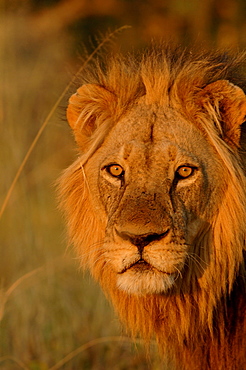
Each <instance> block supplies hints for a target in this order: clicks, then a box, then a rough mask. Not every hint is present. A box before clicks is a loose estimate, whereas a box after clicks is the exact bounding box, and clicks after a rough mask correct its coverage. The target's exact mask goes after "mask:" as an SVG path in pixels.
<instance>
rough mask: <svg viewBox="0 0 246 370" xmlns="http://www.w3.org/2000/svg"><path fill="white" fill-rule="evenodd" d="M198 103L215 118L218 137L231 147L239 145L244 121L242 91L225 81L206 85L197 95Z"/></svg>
mask: <svg viewBox="0 0 246 370" xmlns="http://www.w3.org/2000/svg"><path fill="white" fill-rule="evenodd" d="M199 95H200V97H199V103H200V104H202V105H203V107H204V108H205V109H206V110H207V111H209V112H211V109H212V110H213V112H214V113H215V114H216V116H217V123H216V126H217V129H218V131H219V134H220V136H222V138H223V139H224V140H225V141H226V142H227V143H228V144H231V145H236V146H238V145H239V141H240V134H241V125H242V124H243V122H244V121H245V120H246V118H245V117H246V96H245V94H244V92H243V90H242V89H241V88H240V87H238V86H236V85H233V84H232V83H230V82H229V81H227V80H218V81H216V82H213V83H211V84H209V85H207V86H206V87H205V88H204V89H203V90H201V91H200V93H199Z"/></svg>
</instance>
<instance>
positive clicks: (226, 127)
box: [59, 48, 246, 370]
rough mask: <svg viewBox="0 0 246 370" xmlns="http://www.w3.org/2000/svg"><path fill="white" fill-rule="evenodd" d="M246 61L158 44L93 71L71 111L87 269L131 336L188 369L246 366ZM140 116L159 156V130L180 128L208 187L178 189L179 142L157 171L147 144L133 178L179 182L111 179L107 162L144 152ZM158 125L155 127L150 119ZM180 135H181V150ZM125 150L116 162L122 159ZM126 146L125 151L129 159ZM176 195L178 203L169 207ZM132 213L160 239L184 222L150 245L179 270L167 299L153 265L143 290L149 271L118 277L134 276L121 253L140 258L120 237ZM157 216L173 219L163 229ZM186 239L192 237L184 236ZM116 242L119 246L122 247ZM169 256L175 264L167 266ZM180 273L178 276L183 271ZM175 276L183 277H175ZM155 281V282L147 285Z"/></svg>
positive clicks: (65, 190) (69, 176) (76, 233)
mask: <svg viewBox="0 0 246 370" xmlns="http://www.w3.org/2000/svg"><path fill="white" fill-rule="evenodd" d="M244 66H245V55H243V54H241V55H237V56H234V57H231V56H228V55H226V54H221V53H220V54H219V53H218V54H216V55H215V54H214V53H211V54H209V53H207V54H206V53H203V54H200V55H196V54H194V53H192V52H183V51H181V50H179V49H178V50H171V49H168V48H156V49H155V48H154V49H153V50H151V51H148V52H146V53H145V54H144V55H143V56H139V57H136V58H134V57H133V56H129V57H126V58H123V57H113V58H111V59H110V61H109V62H108V65H107V66H106V67H104V68H101V67H100V66H99V65H96V66H94V69H93V70H91V71H88V73H87V76H86V77H85V81H84V85H83V86H82V87H80V88H79V89H78V92H77V94H74V95H73V96H72V97H71V99H70V103H69V107H68V112H67V115H68V121H69V123H70V125H71V127H72V129H73V131H74V135H75V139H76V141H77V144H78V147H79V156H78V159H77V160H76V162H75V163H74V164H72V166H70V167H69V168H68V169H67V170H66V171H65V172H64V174H63V176H62V177H61V179H60V185H59V189H60V197H61V204H62V207H63V209H64V211H65V215H66V218H67V222H68V231H69V236H70V240H71V242H72V243H73V244H74V245H75V247H76V250H77V253H78V256H79V257H80V258H81V265H82V266H84V267H87V268H89V269H90V271H91V273H92V275H93V276H94V277H95V279H96V280H98V281H99V282H100V284H101V286H102V288H103V289H104V291H105V293H106V294H107V295H108V296H109V297H110V299H111V300H112V302H113V305H114V307H115V308H116V311H117V312H118V314H119V316H120V318H121V320H122V321H123V322H124V323H125V324H126V326H127V327H128V328H129V329H130V331H131V332H132V334H133V335H138V334H140V335H141V336H142V337H143V338H145V339H146V341H148V340H149V339H150V338H151V337H153V336H155V337H156V339H157V341H158V344H159V346H160V349H161V350H162V351H163V353H165V355H166V356H169V357H170V358H171V359H172V360H173V361H174V363H175V364H176V366H177V369H187V370H188V369H190V370H195V369H197V370H200V369H204V370H206V369H214V370H215V369H216V370H219V369H221V370H222V369H230V370H233V369H234V370H243V369H245V368H246V318H245V311H246V289H245V275H246V273H245V261H244V251H245V230H246V181H245V180H246V179H245V164H244V162H245V157H246V156H245V155H244V146H245V140H244V128H243V127H244V126H243V123H244V120H245V115H246V98H245V95H244V93H243V90H244V89H245V86H246V84H245V81H246V79H245V76H244V75H243V69H244ZM136 112H137V113H136ZM149 112H150V113H149ZM147 115H148V117H147ZM156 117H157V118H156ZM165 117H168V118H165ZM170 117H171V118H170ZM173 117H174V118H173ZM175 117H179V120H178V119H177V118H175ZM131 120H132V122H133V123H132V124H133V125H138V126H137V127H139V131H141V122H142V123H143V124H142V126H143V132H144V130H145V128H146V127H148V128H149V127H151V130H152V133H154V135H155V136H154V138H152V137H151V135H152V134H149V136H148V137H147V136H146V137H145V136H144V134H143V137H141V145H140V148H141V147H142V144H143V145H145V149H144V150H147V149H146V148H148V151H149V152H148V153H152V152H151V149H150V148H151V146H152V142H153V143H156V138H158V140H157V141H158V142H160V141H161V138H160V137H159V136H158V135H160V134H158V132H157V129H158V127H159V128H161V130H163V128H162V127H163V125H162V120H163V122H164V121H165V120H166V121H165V125H166V126H165V127H167V131H168V130H171V131H172V129H173V130H174V133H175V135H176V137H177V135H178V136H179V138H178V140H177V143H174V144H175V145H176V144H177V145H176V146H177V148H180V147H182V150H185V151H188V152H190V150H191V147H192V148H195V149H196V150H197V153H200V156H198V157H199V161H201V162H199V163H200V164H201V165H200V167H201V172H202V171H204V174H207V178H204V179H203V178H202V175H201V174H200V175H199V174H198V172H196V173H197V175H196V176H197V178H198V180H195V179H194V180H192V177H191V180H190V181H192V182H191V185H189V182H187V180H185V181H186V183H185V182H183V184H187V185H185V186H183V185H181V186H180V185H177V184H175V187H174V186H173V185H172V184H171V185H170V183H172V176H174V175H172V174H171V175H170V171H171V170H170V168H171V167H170V163H172V160H173V159H172V158H174V157H175V155H176V154H175V153H176V149H175V150H173V149H172V147H173V145H171V146H170V145H169V144H168V148H169V149H168V153H169V154H168V155H169V162H168V163H167V164H166V163H165V157H164V156H162V157H160V156H158V153H157V154H155V156H156V157H155V158H154V161H155V162H156V163H153V158H152V157H151V156H150V158H148V161H149V162H148V163H150V164H149V165H148V166H149V167H148V166H147V167H145V166H146V164H143V161H142V162H141V158H140V156H141V149H140V151H139V157H138V156H136V157H134V158H137V160H135V159H134V162H133V163H131V166H130V167H129V170H128V172H130V171H133V170H131V168H132V167H135V171H137V170H136V168H137V167H138V168H139V170H138V171H140V172H139V173H141V171H142V170H143V171H146V173H147V171H151V168H157V172H158V171H159V170H158V169H159V168H161V169H162V171H163V169H166V168H167V167H168V168H167V173H168V174H169V175H166V177H165V174H164V172H160V173H157V174H156V177H158V179H155V178H154V177H153V179H151V178H150V179H149V178H148V176H147V175H146V173H145V175H146V178H145V177H144V176H145V175H144V172H143V175H141V176H143V177H144V179H145V183H143V182H141V179H139V178H138V177H136V176H135V178H134V175H132V180H133V182H134V179H135V181H136V184H135V185H134V184H131V183H130V180H127V179H126V180H125V182H126V183H127V181H129V183H128V184H127V186H126V185H125V188H124V184H123V183H122V182H121V185H119V179H117V178H110V175H109V174H108V173H106V172H105V168H108V167H107V166H106V165H105V166H104V163H106V164H107V163H118V162H117V161H119V158H123V157H124V158H128V157H129V158H130V157H131V155H132V152H133V151H134V145H133V146H130V147H128V146H129V145H128V143H127V142H124V137H126V138H127V137H129V136H127V135H129V132H128V131H129V130H130V131H131V128H130V129H129V127H133V126H129V123H128V121H131ZM151 120H152V121H153V123H149V122H152V121H151ZM182 120H184V126H182V122H183V121H182ZM147 121H148V122H147ZM146 122H147V123H146ZM155 122H157V123H155ZM180 122H181V123H180ZM158 125H159V126H158ZM186 125H187V126H186ZM155 127H157V128H156V129H155ZM168 128H169V129H168ZM146 132H147V131H146ZM136 135H138V130H137V131H136ZM168 135H169V132H167V136H165V142H166V141H167V142H168V143H169V136H168ZM175 135H174V136H175ZM126 140H127V139H126ZM136 140H137V139H136ZM173 140H174V139H173V136H172V139H171V142H172V144H173ZM190 141H192V145H190ZM139 142H140V139H139ZM114 143H115V146H114ZM122 143H123V144H122ZM175 145H174V146H175ZM200 146H201V147H203V146H204V148H198V147H200ZM118 147H119V150H118V152H117V155H116V154H112V153H116V149H117V148H118ZM121 147H122V148H124V155H123V154H120V153H121V152H120V150H121ZM198 149H199V150H198ZM172 150H173V152H172ZM122 151H123V149H122ZM128 152H129V153H130V154H129V153H128ZM171 152H172V153H171ZM143 153H145V151H143ZM191 154H192V153H190V154H189V155H191ZM114 155H115V158H114V157H113V156H114ZM153 155H154V154H153ZM120 156H122V157H120ZM194 156H195V154H194ZM107 158H109V160H108V161H109V162H107ZM175 160H176V159H175ZM121 161H123V159H121ZM124 161H127V159H124ZM129 161H130V159H129ZM138 161H139V162H138ZM159 162H160V163H159ZM124 163H125V162H124ZM125 166H126V165H125ZM123 167H124V166H123ZM198 167H199V165H198ZM200 167H199V168H200ZM213 169H216V173H213ZM168 171H169V172H168ZM132 173H133V172H132ZM134 173H138V172H134ZM152 175H153V173H152ZM139 176H140V175H139ZM162 176H163V177H164V178H163V179H161V180H159V178H161V177H162ZM169 176H170V178H171V180H170V179H169ZM199 176H200V177H199ZM204 176H205V175H204ZM205 177H206V176H205ZM101 178H103V179H101ZM199 179H200V180H199ZM205 180H206V181H207V182H206V181H205ZM173 181H176V180H173ZM196 181H200V183H201V184H205V185H204V187H203V188H202V189H201V188H200V187H199V186H198V185H196V184H198V183H196ZM200 183H199V184H200ZM206 184H207V185H206ZM152 186H153V187H154V186H155V189H158V190H155V192H154V194H155V195H156V197H155V199H157V198H158V197H157V195H158V196H159V198H158V199H160V201H159V202H160V204H159V203H158V200H156V203H153V202H152V200H150V199H152V198H151V197H150V195H148V194H152V193H153V191H152ZM176 186H177V187H176ZM162 187H163V190H161V189H162ZM111 189H113V190H111ZM129 189H133V192H134V194H133V193H132V194H128V197H129V198H127V201H124V199H125V198H126V196H127V195H126V193H127V191H128V192H130V191H129ZM143 189H144V191H143ZM172 189H174V190H172ZM171 190H172V191H173V192H174V193H173V195H172V196H173V198H172V199H174V200H172V201H174V203H175V204H176V206H170V199H169V198H170V197H171V195H170V194H171ZM111 191H112V194H111ZM120 192H121V193H120ZM175 192H177V194H175ZM140 193H141V194H144V195H139V194H140ZM146 193H147V195H146ZM159 193H160V194H159ZM119 194H120V195H119ZM182 197H183V198H182ZM187 198H189V199H188V200H187ZM136 199H137V201H136ZM180 199H181V201H180ZM150 202H152V203H151V206H150ZM138 204H139V205H140V206H139V214H138V210H136V208H137V205H138ZM144 207H146V208H144ZM148 207H150V208H151V207H152V208H151V210H150V208H148ZM158 207H159V208H158ZM168 207H169V208H168ZM172 207H173V208H172ZM175 207H176V208H175ZM182 207H183V208H182ZM160 209H164V210H167V211H166V213H167V215H165V216H163V214H161V211H160ZM168 210H169V211H168ZM131 213H132V214H133V213H134V217H136V219H137V226H136V230H139V232H138V233H139V234H141V232H140V231H141V230H146V224H147V223H149V224H151V223H152V224H153V225H152V226H151V230H150V231H153V230H154V231H153V234H157V231H156V230H164V229H165V228H164V226H163V224H165V225H167V226H165V227H166V228H168V230H169V229H171V226H170V225H171V223H172V222H173V223H172V225H174V227H173V228H174V229H175V231H171V232H172V236H170V241H169V244H168V245H169V247H168V248H167V247H166V246H167V240H168V239H167V237H165V238H166V239H164V242H159V241H158V242H155V241H154V242H152V243H150V244H149V245H148V246H147V247H144V248H145V249H146V250H147V249H148V253H149V255H151V256H153V259H154V258H155V256H154V253H155V252H153V250H155V248H156V250H157V249H158V248H159V249H158V253H159V250H160V248H163V253H164V257H165V258H164V257H163V262H162V264H163V265H162V266H167V267H165V268H166V269H167V271H164V272H168V275H166V274H165V284H164V287H163V292H162V291H161V288H160V287H159V285H158V284H160V282H161V281H162V280H161V279H162V278H160V279H159V277H157V275H158V276H159V275H161V274H159V272H158V273H156V275H155V273H152V269H151V268H150V270H151V271H149V272H148V271H147V272H146V271H144V273H145V275H144V276H145V279H146V282H145V280H144V279H143V282H142V285H138V288H136V289H137V291H136V292H135V291H134V286H135V283H134V277H135V278H136V279H137V277H138V276H139V277H140V278H141V274H142V269H141V268H140V269H139V270H136V269H134V270H133V272H132V277H131V276H130V277H129V278H128V279H127V280H124V278H123V280H119V281H120V283H119V281H118V279H119V275H124V274H125V272H124V271H123V272H122V271H118V270H117V268H118V267H117V266H118V265H120V264H121V261H120V258H119V256H120V255H121V254H122V255H124V256H128V254H129V255H130V254H131V253H133V252H132V251H135V249H136V246H135V245H130V243H129V242H126V241H122V246H121V244H120V241H119V237H118V236H115V235H113V236H112V235H111V231H112V230H113V231H112V234H113V233H114V232H115V230H116V228H119V225H121V224H122V225H123V224H124V227H126V226H125V225H130V227H131V230H133V229H134V225H133V223H134V221H133V218H134V217H133V216H132V219H131ZM140 213H141V215H140ZM168 213H170V214H168ZM116 214H117V215H118V216H117V217H116V216H115V215H116ZM143 214H144V215H143ZM148 214H150V215H151V217H150V216H148ZM121 215H122V219H124V220H122V219H121V218H120V217H121ZM191 215H192V216H191ZM148 217H149V218H148ZM158 217H159V220H162V221H160V225H159V224H158ZM189 217H190V218H192V217H193V218H197V223H195V226H191V225H193V224H194V222H193V221H194V220H193V218H192V220H193V221H192V222H193V224H192V223H189V222H188V221H187V220H186V218H189ZM126 218H127V222H126ZM175 218H177V219H178V221H176V223H177V225H180V235H181V236H180V237H179V236H178V234H179V230H178V228H177V225H176V226H175V221H170V220H174V219H175ZM141 220H142V221H141ZM113 221H114V222H113ZM161 223H162V224H161ZM143 224H145V225H144V226H143ZM183 224H184V225H186V226H183ZM196 224H199V225H200V226H199V227H197V226H196ZM122 227H123V226H122ZM182 228H183V229H184V231H182V230H181V229H182ZM191 229H194V230H196V231H195V232H194V233H195V234H194V238H193V239H192V237H191V236H190V237H189V234H190V233H191ZM134 230H135V229H134ZM165 230H166V229H165ZM171 232H170V231H169V234H170V233H171ZM136 233H137V232H136ZM160 233H161V232H159V234H160ZM182 233H183V234H182ZM142 234H144V232H142ZM163 234H164V233H163ZM184 235H188V237H187V240H185V241H184V239H185V238H186V236H184ZM172 238H173V239H172ZM179 238H180V239H179ZM189 238H190V239H189ZM115 240H117V243H118V244H117V243H116V244H115V247H114V241H115ZM174 240H175V241H174ZM188 240H192V242H189V241H188ZM161 243H164V244H161ZM175 243H176V244H175ZM174 244H175V245H176V247H175V248H174V249H173V251H171V252H170V245H174ZM134 248H135V249H134ZM151 248H152V249H151ZM134 253H135V252H134ZM141 253H144V252H141ZM156 253H157V252H156ZM170 253H172V254H170ZM146 255H147V252H146ZM158 256H159V255H158ZM160 256H161V255H160ZM129 258H130V257H129ZM151 258H152V257H151ZM158 258H159V257H158ZM158 258H157V260H158ZM159 259H160V258H159ZM167 259H168V260H169V261H172V260H173V262H170V263H169V264H168V262H167ZM179 259H180V261H181V262H180V261H179ZM122 263H123V262H122ZM130 269H131V267H130V268H129V270H130ZM174 269H177V270H178V274H177V276H176V275H175V274H173V270H174ZM126 270H128V266H126ZM127 273H128V274H129V272H127ZM161 276H162V275H161ZM169 276H176V277H175V279H174V281H173V280H172V279H171V278H170V279H169ZM150 278H151V279H153V280H154V282H153V283H152V282H150V281H149V282H148V281H147V280H148V279H150ZM120 279H121V278H120ZM155 279H156V280H155ZM168 279H169V280H168ZM121 281H123V283H121ZM129 282H130V285H131V286H129V287H128V283H129ZM121 284H122V285H121ZM142 286H143V288H141V287H142ZM141 289H143V290H142V291H141ZM148 289H149V292H148ZM155 289H156V292H155Z"/></svg>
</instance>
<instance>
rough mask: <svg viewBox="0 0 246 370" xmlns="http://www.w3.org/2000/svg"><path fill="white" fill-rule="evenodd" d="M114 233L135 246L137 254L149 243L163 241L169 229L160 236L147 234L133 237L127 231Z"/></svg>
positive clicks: (133, 235)
mask: <svg viewBox="0 0 246 370" xmlns="http://www.w3.org/2000/svg"><path fill="white" fill-rule="evenodd" d="M116 233H117V234H118V236H119V237H120V238H121V239H123V240H128V241H130V242H131V243H132V244H133V245H135V246H136V247H137V248H138V250H139V252H141V251H142V250H143V249H144V247H146V245H148V244H150V243H151V242H154V241H158V240H161V239H163V238H164V237H165V236H166V235H167V234H168V233H169V229H167V230H166V231H164V232H163V233H161V234H157V233H147V234H141V235H135V234H131V233H129V232H127V231H120V232H119V231H118V230H116Z"/></svg>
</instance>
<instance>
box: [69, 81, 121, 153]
mask: <svg viewBox="0 0 246 370" xmlns="http://www.w3.org/2000/svg"><path fill="white" fill-rule="evenodd" d="M115 102H116V97H115V95H114V94H113V93H111V92H110V91H108V90H107V89H105V88H104V87H102V86H100V85H96V84H87V85H83V86H81V87H80V88H79V89H78V90H77V92H76V93H75V94H73V95H72V96H71V97H70V99H69V104H68V108H67V120H68V123H69V125H70V126H71V128H72V130H73V132H74V136H75V140H76V141H77V143H78V145H79V147H81V148H82V149H83V150H85V149H86V147H87V145H88V143H89V142H90V139H91V137H92V135H93V133H94V132H95V131H96V130H97V129H98V128H99V126H100V125H101V124H102V123H103V122H105V121H106V120H109V119H110V118H111V117H112V116H113V110H114V106H115V104H114V103H115Z"/></svg>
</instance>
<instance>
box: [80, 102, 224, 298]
mask: <svg viewBox="0 0 246 370" xmlns="http://www.w3.org/2000/svg"><path fill="white" fill-rule="evenodd" d="M210 158H213V159H211V160H210ZM85 172H86V177H87V181H88V185H89V189H90V192H91V193H92V194H93V200H92V201H93V202H94V205H93V206H94V208H95V209H96V210H97V212H98V214H100V215H102V214H103V215H104V216H103V218H104V222H105V224H106V228H105V238H104V243H103V247H102V248H100V258H102V259H103V260H104V261H105V263H106V264H107V266H108V268H110V269H111V270H112V271H113V272H114V274H116V284H117V287H118V288H119V289H120V290H123V291H125V292H127V293H129V294H159V293H166V292H167V291H168V290H169V289H170V288H172V287H174V286H175V284H176V282H177V281H182V279H184V278H185V276H184V274H185V271H186V269H187V266H188V265H189V260H190V258H191V256H192V254H193V252H194V243H195V240H196V237H197V235H198V234H199V232H200V231H201V230H202V229H204V228H205V227H206V224H208V220H209V219H210V220H211V217H212V215H213V214H214V213H215V212H216V207H215V205H214V199H215V198H217V197H218V196H220V195H219V194H220V192H221V191H222V189H221V184H222V181H221V179H222V178H223V174H222V173H221V168H220V165H219V163H217V162H216V160H215V155H214V153H213V149H212V147H211V146H209V143H208V142H207V140H205V138H204V137H203V135H202V134H201V132H200V131H199V130H198V129H197V128H196V127H195V126H193V125H191V124H190V123H189V122H187V121H186V119H185V118H183V117H182V116H181V115H180V114H179V113H177V112H175V111H174V110H173V109H172V108H169V109H168V108H165V109H164V108H163V109H161V108H160V107H159V109H156V107H155V106H148V105H144V104H140V105H138V106H137V107H135V108H134V109H133V110H132V111H131V112H129V113H128V114H127V115H126V116H125V117H124V118H123V119H121V120H120V121H119V122H118V124H116V126H115V127H114V128H113V129H112V130H111V132H110V134H109V135H108V137H107V139H106V140H105V142H104V143H103V145H102V146H101V148H100V149H99V150H97V151H96V152H95V154H94V155H93V156H92V157H91V158H90V159H89V161H88V163H87V164H86V165H85ZM211 177H212V179H211ZM216 179H218V181H217V183H218V184H217V183H216Z"/></svg>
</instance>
